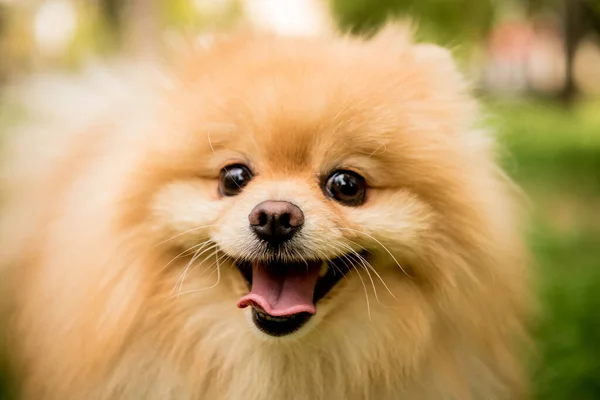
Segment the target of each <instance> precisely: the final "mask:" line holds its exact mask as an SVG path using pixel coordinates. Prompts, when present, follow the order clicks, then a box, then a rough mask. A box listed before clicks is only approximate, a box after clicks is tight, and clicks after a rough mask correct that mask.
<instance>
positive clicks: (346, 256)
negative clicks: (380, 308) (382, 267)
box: [343, 245, 381, 304]
mask: <svg viewBox="0 0 600 400" xmlns="http://www.w3.org/2000/svg"><path fill="white" fill-rule="evenodd" d="M346 247H347V248H348V249H349V250H350V251H351V252H352V253H353V254H357V255H358V253H357V252H356V251H355V250H354V249H352V248H351V247H350V246H347V245H346ZM343 258H346V259H349V260H350V262H351V263H352V264H354V263H353V262H352V261H353V260H352V259H350V258H349V257H348V254H345V255H344V256H343ZM361 266H362V267H363V268H364V270H365V271H366V272H367V276H368V277H369V280H370V281H371V287H373V294H375V299H376V300H377V303H379V304H381V301H379V296H378V295H377V289H376V288H375V282H374V281H373V277H372V276H371V273H370V272H369V269H368V268H367V267H366V266H365V264H364V263H362V265H361Z"/></svg>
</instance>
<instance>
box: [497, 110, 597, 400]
mask: <svg viewBox="0 0 600 400" xmlns="http://www.w3.org/2000/svg"><path fill="white" fill-rule="evenodd" d="M490 109H491V111H492V113H493V114H494V115H495V117H493V118H492V121H493V123H494V124H495V125H496V126H497V127H498V130H499V131H500V132H501V133H502V135H501V139H502V143H503V144H504V145H505V146H506V148H507V150H508V152H507V154H509V155H510V156H508V157H507V158H506V161H507V168H508V170H509V172H510V173H511V174H512V175H513V176H514V177H515V178H516V180H517V181H518V182H519V183H520V184H521V186H522V187H524V188H525V189H526V191H527V193H528V195H529V196H530V198H531V201H532V207H531V211H532V214H533V215H532V219H533V224H532V227H531V231H530V245H531V247H532V249H533V251H534V253H535V256H536V266H535V267H536V268H535V272H536V282H537V284H538V287H537V290H538V294H539V297H540V299H541V303H542V315H541V319H540V320H539V321H538V322H539V323H538V324H537V325H536V328H535V332H534V334H535V339H536V340H535V344H536V346H537V351H538V353H539V357H540V359H539V360H537V362H536V365H535V367H534V369H533V378H534V389H535V391H536V397H535V398H537V399H539V400H554V399H556V400H563V399H577V400H592V399H600V347H598V346H597V343H599V342H600V318H599V316H598V309H600V213H598V210H599V209H600V114H599V113H598V112H597V111H598V110H599V109H600V103H598V102H590V103H582V104H580V105H579V107H577V108H575V109H573V110H572V112H569V111H567V110H565V109H564V108H561V107H559V106H558V105H557V104H553V103H540V102H524V101H523V102H519V103H509V104H506V103H505V104H498V103H496V104H492V105H491V107H490Z"/></svg>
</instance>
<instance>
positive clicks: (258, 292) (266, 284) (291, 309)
mask: <svg viewBox="0 0 600 400" xmlns="http://www.w3.org/2000/svg"><path fill="white" fill-rule="evenodd" d="M274 268H277V266H274V267H273V266H271V267H267V266H266V265H264V264H260V263H252V290H251V291H250V293H248V294H247V295H245V296H244V297H242V298H241V299H240V300H239V301H238V304H237V305H238V307H239V308H246V307H248V306H253V307H257V308H260V309H262V310H264V311H265V312H266V313H267V314H269V315H272V316H274V317H284V316H289V315H293V314H298V313H301V312H307V313H310V314H314V313H315V312H316V309H315V304H314V303H313V295H314V292H315V286H316V284H317V279H319V270H320V268H321V263H320V262H316V263H310V264H308V266H306V265H302V266H297V267H293V268H287V270H286V271H285V272H284V273H281V271H279V272H280V273H277V271H273V269H274ZM282 268H285V267H282Z"/></svg>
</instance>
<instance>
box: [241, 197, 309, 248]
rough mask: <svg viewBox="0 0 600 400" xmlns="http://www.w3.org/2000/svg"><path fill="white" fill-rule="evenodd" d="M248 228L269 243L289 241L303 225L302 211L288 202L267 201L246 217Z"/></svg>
mask: <svg viewBox="0 0 600 400" xmlns="http://www.w3.org/2000/svg"><path fill="white" fill-rule="evenodd" d="M248 220H249V222H250V227H251V228H252V230H253V231H254V233H255V234H256V236H258V237H259V238H260V239H262V240H265V241H267V242H270V243H282V242H285V241H286V240H290V239H291V238H292V236H294V234H295V233H296V232H297V231H299V230H300V228H301V227H302V224H304V214H303V213H302V210H301V209H300V208H299V207H298V206H296V205H294V204H292V203H290V202H288V201H274V200H268V201H264V202H262V203H260V204H258V205H257V206H256V207H254V209H253V210H252V211H251V212H250V215H248Z"/></svg>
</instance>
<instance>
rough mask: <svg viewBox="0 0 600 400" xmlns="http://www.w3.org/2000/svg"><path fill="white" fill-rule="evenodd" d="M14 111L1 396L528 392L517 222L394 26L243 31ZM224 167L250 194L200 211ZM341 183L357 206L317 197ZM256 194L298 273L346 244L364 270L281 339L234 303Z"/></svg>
mask: <svg viewBox="0 0 600 400" xmlns="http://www.w3.org/2000/svg"><path fill="white" fill-rule="evenodd" d="M19 93H20V94H21V95H22V96H23V99H24V102H25V104H26V105H27V106H28V107H29V108H30V110H31V112H32V113H31V114H30V117H31V119H30V120H31V121H33V122H31V123H29V124H27V125H25V126H24V127H22V128H20V129H19V130H18V131H17V130H14V131H11V132H9V133H8V134H7V135H10V136H9V137H10V138H11V139H13V140H11V141H10V143H8V144H7V145H6V146H5V156H4V158H5V159H6V160H7V162H6V165H5V167H4V168H3V175H2V189H3V200H4V202H5V203H4V206H3V218H2V225H1V230H0V241H1V243H2V249H1V250H0V256H1V258H0V262H1V264H2V266H3V267H2V268H3V270H2V271H3V277H2V278H3V281H4V282H5V283H6V285H5V286H6V288H5V290H4V299H5V302H4V305H5V306H6V307H5V308H6V309H7V312H8V316H7V318H10V319H9V320H8V323H7V324H6V325H7V335H8V338H9V341H8V343H9V346H8V354H9V356H10V360H11V362H12V366H13V367H14V368H13V372H14V373H15V376H16V377H18V378H19V379H18V383H19V384H18V386H19V389H20V391H21V394H22V398H24V399H32V400H33V399H35V400H43V399H51V400H54V399H56V400H59V399H60V400H71V399H78V400H79V399H90V400H93V399H98V400H107V399H124V400H133V399H136V400H137V399H146V400H154V399H156V400H159V399H160V400H163V399H177V400H188V399H189V400H191V399H211V400H212V399H216V400H219V399H227V400H242V399H243V400H269V399H273V400H281V399H303V400H304V399H349V400H355V399H377V400H385V399H394V400H395V399H409V400H414V399H419V400H428V399H430V400H433V399H435V400H439V399H460V400H468V399H474V400H477V399H486V400H499V399H520V398H525V397H526V394H527V390H526V387H527V385H526V378H525V374H524V371H523V367H522V364H523V362H524V361H525V360H524V356H525V354H524V353H523V352H522V350H523V349H524V347H523V345H524V344H525V339H526V333H525V328H524V327H525V322H526V316H527V296H526V293H527V282H526V270H525V266H526V252H525V250H524V248H523V246H522V243H521V234H520V228H519V215H518V213H517V209H516V206H515V201H514V199H513V195H512V193H511V191H512V189H511V187H510V184H509V182H508V180H507V179H506V178H505V177H504V175H503V174H502V173H501V171H500V170H499V168H498V167H497V165H496V163H495V154H494V151H495V150H494V147H493V140H492V139H491V138H490V137H488V136H487V135H486V134H485V133H484V130H481V129H480V126H479V123H480V115H479V111H478V109H477V105H476V102H475V101H474V100H473V99H472V97H471V96H470V95H469V93H468V87H467V85H466V84H465V81H464V80H463V78H462V77H461V75H460V74H459V73H458V71H457V69H456V67H455V65H454V63H453V61H452V59H451V56H450V55H449V53H448V52H447V51H446V50H443V49H441V48H438V47H436V46H433V45H423V44H414V43H412V41H411V39H410V35H408V34H406V33H404V32H403V31H399V30H397V29H393V28H388V29H385V30H383V31H382V32H381V33H379V34H378V35H376V36H375V37H374V38H373V39H371V40H368V41H363V40H359V39H355V38H349V37H331V38H320V39H285V38H278V37H270V36H261V35H251V34H246V35H239V36H233V37H231V38H224V39H218V40H216V41H215V43H214V44H213V46H212V47H211V48H210V49H198V50H194V49H192V50H191V51H190V52H189V53H188V54H186V55H185V56H184V57H181V58H177V59H174V62H172V63H171V65H170V66H169V67H165V68H164V69H163V70H159V69H156V70H153V69H152V68H149V69H147V68H144V69H136V68H110V69H106V70H103V69H98V70H93V71H91V72H89V73H88V74H87V75H84V76H82V77H81V78H80V79H79V80H75V79H74V78H68V79H65V80H55V79H46V78H42V79H40V82H38V83H37V84H35V85H33V86H32V87H31V90H29V91H27V90H26V91H23V90H21V91H20V92H19ZM235 162H245V163H248V164H249V165H250V166H251V167H252V168H253V169H254V170H255V171H256V172H257V177H256V178H255V180H254V181H253V182H251V183H250V184H249V185H248V187H246V188H245V189H244V191H243V192H242V193H241V194H240V195H239V196H236V197H232V198H220V197H219V196H218V193H217V178H218V174H219V171H220V169H221V168H222V167H223V166H226V165H228V164H231V163H235ZM338 167H345V168H351V169H353V170H355V171H357V172H359V173H361V174H363V175H364V176H365V178H366V180H367V182H368V184H369V186H370V188H369V190H368V198H367V202H366V203H365V204H364V205H363V206H361V207H345V206H342V205H339V204H336V203H335V202H332V201H330V200H328V199H326V198H325V197H324V196H323V194H322V192H321V190H320V188H319V183H318V179H317V177H320V176H323V175H326V174H327V173H329V172H330V171H331V170H332V169H335V168H338ZM267 199H283V200H290V201H293V202H295V203H296V204H297V205H299V206H300V207H301V208H302V209H303V211H304V213H305V215H306V226H305V228H304V229H303V233H302V234H301V235H300V236H299V237H298V238H297V239H294V240H296V241H297V244H298V246H300V248H302V249H303V250H302V251H303V252H304V253H303V255H304V256H306V257H310V256H311V255H312V256H318V257H320V258H328V257H334V256H339V255H341V254H343V253H346V252H347V251H348V249H349V248H353V249H358V248H367V249H369V250H370V251H371V252H372V253H373V257H372V258H371V259H370V260H369V261H370V263H371V264H372V266H373V267H374V270H375V272H376V273H375V272H374V271H372V270H370V271H369V272H370V275H369V273H367V266H365V265H357V267H356V270H355V271H352V272H351V273H350V274H348V276H347V279H342V281H341V282H340V283H339V284H338V285H337V286H336V287H335V288H334V290H333V291H332V292H331V293H330V294H329V295H328V296H326V298H324V299H322V300H321V301H319V303H318V304H317V315H316V316H315V317H314V318H313V319H312V320H311V321H310V322H309V324H308V325H307V326H305V327H303V328H302V329H301V330H300V331H299V332H298V333H297V334H293V335H290V336H289V337H284V338H280V339H277V338H271V337H268V336H266V335H264V334H261V333H260V332H258V331H257V330H256V329H255V328H254V327H253V326H252V324H251V323H250V322H249V321H248V313H249V312H248V310H240V309H238V308H236V302H237V300H238V299H239V297H240V296H242V295H243V294H244V293H245V292H246V291H247V289H246V287H245V286H244V283H243V280H242V278H241V275H240V274H239V272H238V271H237V270H236V269H235V268H234V267H233V266H232V257H240V256H244V255H245V254H246V253H247V252H248V251H249V249H250V248H251V247H252V246H253V245H254V242H253V241H254V239H253V238H252V236H251V235H250V233H249V229H248V226H247V215H248V213H249V212H250V210H251V209H252V208H253V207H254V206H255V205H256V204H258V202H260V201H263V200H267ZM202 243H204V247H201V246H200V247H196V248H195V249H203V250H204V251H205V252H204V253H203V254H202V256H199V257H197V258H196V260H194V262H192V263H190V257H189V254H191V253H188V254H187V257H186V255H185V254H184V255H182V256H180V257H179V258H176V256H177V255H178V254H180V253H181V252H183V251H185V250H186V249H189V248H190V247H191V246H195V245H199V244H202ZM192 250H194V249H192ZM186 267H189V268H186ZM384 283H385V284H384Z"/></svg>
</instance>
